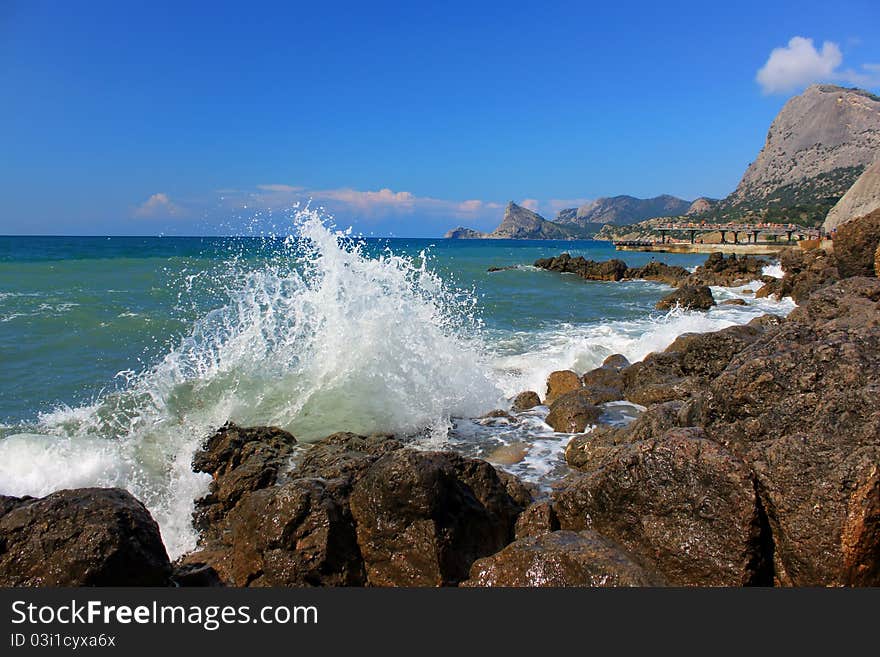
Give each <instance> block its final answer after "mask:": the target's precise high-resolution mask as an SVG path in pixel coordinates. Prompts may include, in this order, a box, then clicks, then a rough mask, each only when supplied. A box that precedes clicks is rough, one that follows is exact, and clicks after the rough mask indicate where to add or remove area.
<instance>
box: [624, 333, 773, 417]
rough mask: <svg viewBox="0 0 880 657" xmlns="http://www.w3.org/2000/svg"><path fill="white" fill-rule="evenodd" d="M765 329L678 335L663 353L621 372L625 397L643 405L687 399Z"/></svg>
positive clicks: (649, 357)
mask: <svg viewBox="0 0 880 657" xmlns="http://www.w3.org/2000/svg"><path fill="white" fill-rule="evenodd" d="M771 325H772V323H771ZM764 330H766V329H765V327H763V326H761V325H758V324H756V325H751V324H750V325H747V326H731V327H729V328H726V329H722V330H721V331H715V332H713V333H685V334H683V335H680V336H679V337H678V338H676V339H675V341H673V343H672V344H671V345H669V346H668V347H667V348H666V349H665V350H664V351H663V352H660V353H653V354H649V355H648V356H647V357H646V358H645V359H644V360H643V361H641V362H639V363H635V364H633V365H631V366H630V367H627V368H625V369H624V370H623V371H622V372H621V376H622V377H623V382H624V388H625V391H626V398H627V399H628V400H630V401H631V402H634V403H636V404H641V405H642V406H650V405H651V404H657V403H663V402H667V401H671V400H675V399H679V400H681V399H687V398H688V397H690V396H691V395H692V394H693V393H694V392H695V391H696V390H698V389H699V387H700V386H701V385H703V384H704V383H706V382H707V381H708V380H709V379H710V378H712V377H715V376H717V375H718V374H720V373H721V371H722V370H723V369H724V368H725V367H727V365H728V363H730V361H731V359H732V358H733V357H734V356H735V355H736V354H738V353H739V352H740V351H742V350H743V349H744V348H745V347H746V345H748V344H751V343H752V342H754V341H755V340H757V338H758V336H759V335H761V334H762V332H763V331H764Z"/></svg>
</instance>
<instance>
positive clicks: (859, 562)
mask: <svg viewBox="0 0 880 657" xmlns="http://www.w3.org/2000/svg"><path fill="white" fill-rule="evenodd" d="M878 372H880V280H878V279H876V278H850V279H846V280H844V281H841V282H839V283H836V284H834V285H831V286H828V287H825V288H822V289H820V290H817V291H815V292H813V294H812V295H811V296H810V297H809V299H808V301H807V303H806V304H805V305H803V306H800V307H799V308H797V309H795V310H794V311H793V312H792V313H791V315H790V316H789V318H788V320H787V321H786V322H784V323H783V324H781V325H780V326H779V327H778V328H777V329H776V330H774V331H768V332H767V333H766V334H765V335H764V336H762V337H761V338H760V339H758V340H757V341H755V342H754V343H753V344H752V345H750V346H749V347H747V348H746V349H744V350H743V351H742V352H741V353H740V354H738V355H737V356H736V357H735V358H734V359H733V360H732V361H731V363H730V364H729V365H728V367H727V368H725V370H724V371H723V372H722V373H721V374H720V375H719V376H718V377H717V378H715V379H714V380H713V381H712V382H711V383H710V384H709V387H708V391H707V392H706V393H705V394H704V395H703V397H704V399H703V402H702V407H703V408H702V423H703V425H704V426H705V429H706V432H707V435H708V436H710V437H711V438H712V440H714V441H717V442H719V443H721V444H723V445H726V446H727V447H728V449H730V450H731V451H733V452H735V453H736V454H738V455H739V456H740V458H742V459H743V460H744V461H745V462H746V463H747V464H749V466H750V467H751V468H752V469H753V471H754V472H755V474H756V477H757V483H758V491H759V493H760V495H761V498H762V500H763V503H764V505H765V507H766V510H767V515H768V518H769V523H770V527H771V528H772V533H773V539H774V545H775V552H774V570H775V578H776V581H777V582H778V583H780V584H786V585H796V586H818V585H841V584H878V583H880V580H878V579H877V572H878V567H877V564H878V561H880V543H878V535H877V531H876V520H875V519H874V518H875V517H876V516H874V515H873V514H874V512H873V511H872V510H871V509H874V508H876V505H875V502H874V501H876V499H877V498H876V497H875V496H876V495H877V494H880V490H878V489H877V487H876V486H875V485H874V484H873V483H872V482H873V481H874V476H875V475H874V473H875V471H876V468H877V464H878V463H880V409H878V406H877V399H878V398H880V397H878V394H880V380H878V374H877V373H878ZM872 496H874V497H872Z"/></svg>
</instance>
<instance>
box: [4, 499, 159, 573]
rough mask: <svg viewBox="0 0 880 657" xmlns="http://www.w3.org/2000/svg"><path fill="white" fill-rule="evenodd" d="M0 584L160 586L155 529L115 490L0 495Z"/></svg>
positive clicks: (136, 503)
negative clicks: (42, 494)
mask: <svg viewBox="0 0 880 657" xmlns="http://www.w3.org/2000/svg"><path fill="white" fill-rule="evenodd" d="M0 514H2V515H0V586H167V585H168V581H169V576H170V575H171V564H170V562H169V561H168V554H167V553H166V552H165V546H164V545H163V544H162V539H161V536H160V535H159V526H158V525H157V524H156V522H155V521H154V520H153V518H152V517H151V516H150V513H149V512H148V511H147V509H146V508H145V507H144V505H143V504H141V503H140V502H139V501H137V500H136V499H135V498H134V497H133V496H132V495H131V493H129V492H128V491H125V490H122V489H119V488H78V489H74V490H62V491H58V492H57V493H52V494H51V495H48V496H46V497H43V498H40V499H34V498H31V497H23V498H15V497H0Z"/></svg>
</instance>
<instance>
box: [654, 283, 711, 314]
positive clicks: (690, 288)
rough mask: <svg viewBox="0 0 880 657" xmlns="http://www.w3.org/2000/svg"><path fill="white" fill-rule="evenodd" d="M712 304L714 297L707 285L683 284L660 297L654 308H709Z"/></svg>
mask: <svg viewBox="0 0 880 657" xmlns="http://www.w3.org/2000/svg"><path fill="white" fill-rule="evenodd" d="M714 305H715V299H714V297H713V296H712V290H710V289H709V286H708V285H683V286H682V287H680V288H678V289H677V290H675V291H674V292H670V293H669V294H667V295H666V296H665V297H663V298H662V299H660V301H658V302H657V304H656V306H655V308H657V310H671V309H672V308H677V307H678V308H685V309H688V310H709V308H711V307H712V306H714Z"/></svg>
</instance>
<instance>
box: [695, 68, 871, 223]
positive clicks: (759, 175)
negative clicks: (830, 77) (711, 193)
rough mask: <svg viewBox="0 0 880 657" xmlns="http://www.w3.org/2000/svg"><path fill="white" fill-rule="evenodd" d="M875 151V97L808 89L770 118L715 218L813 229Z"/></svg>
mask: <svg viewBox="0 0 880 657" xmlns="http://www.w3.org/2000/svg"><path fill="white" fill-rule="evenodd" d="M878 152H880V97H878V96H875V95H874V94H871V93H868V92H867V91H863V90H861V89H845V88H843V87H837V86H833V85H824V84H823V85H813V86H811V87H809V88H808V89H807V90H806V91H804V93H802V94H800V95H799V96H795V97H794V98H792V99H790V100H789V101H788V102H787V103H786V104H785V105H784V106H783V108H782V109H781V110H780V112H779V114H778V115H777V116H776V118H775V119H774V120H773V123H772V124H771V126H770V130H769V131H768V133H767V139H766V141H765V143H764V147H763V148H762V149H761V152H760V153H759V154H758V157H757V159H756V160H755V161H754V162H752V163H751V164H750V165H749V167H748V169H746V172H745V174H744V175H743V177H742V180H741V181H740V183H739V185H738V186H737V188H736V191H734V192H733V193H732V194H731V195H730V196H728V197H727V198H726V199H724V200H723V201H721V202H720V203H718V205H717V206H716V207H714V208H713V209H712V210H711V211H710V215H712V218H713V219H715V220H725V219H746V220H759V221H796V222H799V223H804V224H810V225H818V224H819V223H820V222H821V221H823V220H824V218H825V215H826V214H827V212H828V210H829V209H830V208H831V207H832V206H833V205H834V204H835V203H836V202H837V201H838V199H840V197H841V196H843V194H844V193H845V192H846V191H847V190H848V189H849V188H850V187H851V186H852V185H853V183H854V182H855V181H856V179H857V178H858V177H859V175H861V173H862V171H864V170H865V168H866V167H867V166H868V165H869V164H870V163H872V162H873V161H874V160H875V159H876V157H877V154H878Z"/></svg>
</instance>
